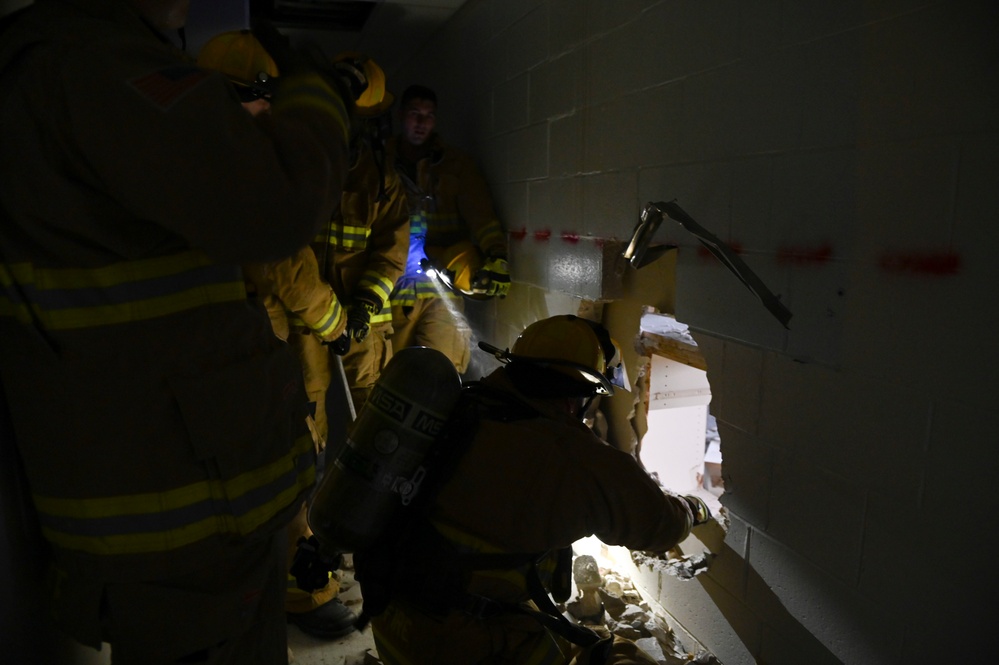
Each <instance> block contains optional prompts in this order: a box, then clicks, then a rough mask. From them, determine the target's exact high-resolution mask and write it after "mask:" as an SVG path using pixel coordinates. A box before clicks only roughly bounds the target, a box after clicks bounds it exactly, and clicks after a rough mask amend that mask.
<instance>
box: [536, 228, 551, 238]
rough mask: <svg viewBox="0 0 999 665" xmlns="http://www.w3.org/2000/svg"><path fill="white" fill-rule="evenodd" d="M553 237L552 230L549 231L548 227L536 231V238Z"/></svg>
mask: <svg viewBox="0 0 999 665" xmlns="http://www.w3.org/2000/svg"><path fill="white" fill-rule="evenodd" d="M551 237H552V232H551V231H549V230H548V229H545V230H542V231H535V232H534V239H535V240H548V239H549V238H551Z"/></svg>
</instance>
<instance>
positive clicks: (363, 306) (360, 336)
mask: <svg viewBox="0 0 999 665" xmlns="http://www.w3.org/2000/svg"><path fill="white" fill-rule="evenodd" d="M376 309H377V307H376V306H375V305H374V304H373V303H371V302H369V301H367V300H362V299H355V300H354V302H352V303H351V304H350V307H348V308H347V330H346V331H345V333H344V334H345V335H347V337H349V338H350V339H352V340H354V341H355V342H363V341H364V338H365V337H367V336H368V330H369V329H370V322H371V315H372V314H374V313H375V310H376Z"/></svg>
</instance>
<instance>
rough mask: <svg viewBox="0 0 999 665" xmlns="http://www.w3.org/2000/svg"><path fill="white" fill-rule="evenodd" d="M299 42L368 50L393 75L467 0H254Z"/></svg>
mask: <svg viewBox="0 0 999 665" xmlns="http://www.w3.org/2000/svg"><path fill="white" fill-rule="evenodd" d="M248 1H249V7H250V10H251V12H252V13H253V15H254V16H267V17H268V18H270V19H271V21H272V22H273V23H274V24H275V25H277V26H278V29H280V30H281V31H282V32H285V33H286V34H288V35H289V36H290V37H291V38H292V40H293V42H305V41H308V42H313V43H316V44H318V45H319V46H320V47H322V48H323V50H324V51H326V52H328V53H329V54H330V55H335V53H334V51H335V52H339V51H344V50H351V51H360V52H362V53H366V54H368V55H370V56H372V57H373V58H375V60H376V61H377V62H378V63H379V64H380V65H381V66H382V69H384V70H385V72H386V74H387V75H389V76H390V77H391V74H392V72H393V71H394V70H396V69H397V68H399V67H400V66H401V65H402V64H403V63H405V62H406V60H407V59H408V58H410V57H412V54H413V53H414V52H416V51H417V50H418V49H419V48H420V47H421V46H422V45H423V44H424V43H425V42H426V41H427V40H429V39H430V38H431V37H432V36H433V34H434V32H435V31H436V30H437V29H438V28H439V27H440V26H441V25H443V24H444V23H445V22H447V21H448V19H450V18H451V16H452V15H453V14H454V12H455V11H457V10H458V9H459V8H460V7H461V6H462V5H463V4H465V2H466V0H346V1H345V0H297V1H295V0H248Z"/></svg>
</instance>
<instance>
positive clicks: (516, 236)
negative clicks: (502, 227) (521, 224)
mask: <svg viewBox="0 0 999 665" xmlns="http://www.w3.org/2000/svg"><path fill="white" fill-rule="evenodd" d="M526 237H527V229H526V228H520V229H517V230H515V231H510V238H511V239H513V240H523V239H524V238H526Z"/></svg>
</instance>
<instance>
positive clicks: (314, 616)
mask: <svg viewBox="0 0 999 665" xmlns="http://www.w3.org/2000/svg"><path fill="white" fill-rule="evenodd" d="M288 621H289V622H290V623H292V624H294V625H296V626H298V628H299V630H301V631H302V632H303V633H306V634H308V635H311V636H313V637H319V638H322V639H327V640H333V639H337V638H339V637H344V636H346V635H349V634H350V633H351V632H353V630H354V622H355V621H357V616H356V615H355V614H354V613H353V612H351V611H350V610H349V609H347V607H346V606H345V605H344V604H343V603H341V602H340V600H339V599H338V598H334V599H333V600H331V601H329V602H327V603H323V604H322V605H320V606H319V607H317V608H315V609H314V610H309V611H308V612H288Z"/></svg>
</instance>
